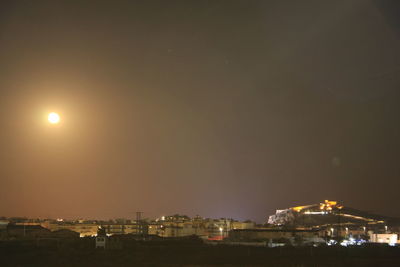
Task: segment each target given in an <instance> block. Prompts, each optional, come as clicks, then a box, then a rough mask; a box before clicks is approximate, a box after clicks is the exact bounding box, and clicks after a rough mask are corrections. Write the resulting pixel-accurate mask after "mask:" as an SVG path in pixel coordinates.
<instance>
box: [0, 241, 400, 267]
mask: <svg viewBox="0 0 400 267" xmlns="http://www.w3.org/2000/svg"><path fill="white" fill-rule="evenodd" d="M46 242H47V243H46ZM0 266H277V267H278V266H279V267H280V266H296V267H300V266H400V248H397V247H372V246H371V247H353V248H343V247H318V248H315V247H284V248H265V247H244V246H224V245H204V244H202V243H201V242H198V241H190V240H189V241H188V240H186V241H185V240H184V241H151V242H138V241H129V242H124V243H123V247H122V248H121V247H119V248H118V249H114V250H102V249H94V240H93V239H80V240H74V241H69V242H64V241H62V242H58V241H57V242H55V241H54V242H53V241H51V240H50V241H48V240H41V241H40V242H38V241H37V240H36V241H34V240H31V241H7V242H0Z"/></svg>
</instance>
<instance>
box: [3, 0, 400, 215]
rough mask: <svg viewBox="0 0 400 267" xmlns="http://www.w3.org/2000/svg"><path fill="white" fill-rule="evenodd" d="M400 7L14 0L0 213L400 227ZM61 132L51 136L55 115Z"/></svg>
mask: <svg viewBox="0 0 400 267" xmlns="http://www.w3.org/2000/svg"><path fill="white" fill-rule="evenodd" d="M399 11H400V5H399V2H398V1H393V0H388V1H375V0H352V1H349V0H339V1H334V2H321V1H317V0H309V1H298V2H296V1H292V2H290V3H289V1H278V0H275V1H258V0H254V1H225V0H219V1H207V2H204V1H175V0H174V1H161V0H159V1H157V0H154V1H129V2H128V1H126V2H125V1H117V2H116V3H112V2H110V1H96V3H90V2H85V1H84V2H82V3H81V2H79V3H78V2H76V3H74V2H71V1H57V3H56V2H55V1H46V0H44V1H35V2H34V3H33V2H32V3H27V2H22V1H8V2H6V3H4V4H2V8H1V10H0V43H1V46H0V73H1V74H0V125H1V131H0V182H1V186H0V196H1V198H0V215H4V216H9V217H11V216H27V217H52V218H57V217H61V218H80V217H82V218H83V217H88V218H116V217H128V216H130V215H131V214H132V216H134V212H135V211H143V212H144V213H145V215H146V216H149V217H157V216H159V215H162V214H165V215H166V214H175V213H179V214H187V215H189V216H195V215H197V214H199V215H202V216H204V217H210V218H217V217H225V218H234V219H238V220H246V219H250V220H254V221H256V222H263V220H265V219H266V218H267V216H268V215H270V214H273V213H274V212H275V210H276V209H279V208H285V207H292V206H297V205H302V204H304V203H315V202H317V201H320V200H321V199H336V200H340V201H341V202H343V203H344V204H345V205H347V206H351V207H356V208H358V209H360V210H365V211H369V212H373V213H381V214H384V215H387V216H392V217H400V211H398V210H397V209H394V208H393V203H395V201H396V196H397V194H398V188H399V186H400V179H399V175H400V165H399V164H398V160H397V159H398V151H399V149H400V138H399V137H400V124H399V123H398V115H396V114H400V105H399V103H398V102H399V99H400V91H399V85H400V78H399V77H400V76H399V71H400V66H399V63H398V62H400V50H399V49H398V48H399V47H400V40H399V36H400V35H399V34H400V20H399V18H398V13H399ZM51 112H55V113H57V114H58V115H59V117H54V116H53V115H52V120H53V121H54V122H59V123H55V124H49V120H48V119H49V117H48V116H49V113H51Z"/></svg>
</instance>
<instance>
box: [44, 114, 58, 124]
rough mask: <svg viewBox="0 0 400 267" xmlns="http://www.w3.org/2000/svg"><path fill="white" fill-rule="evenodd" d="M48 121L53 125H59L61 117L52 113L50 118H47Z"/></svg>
mask: <svg viewBox="0 0 400 267" xmlns="http://www.w3.org/2000/svg"><path fill="white" fill-rule="evenodd" d="M47 120H48V121H49V122H50V123H51V124H57V123H59V122H60V116H59V115H58V114H57V113H55V112H51V113H50V114H49V116H48V117H47Z"/></svg>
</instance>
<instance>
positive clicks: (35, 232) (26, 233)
mask: <svg viewBox="0 0 400 267" xmlns="http://www.w3.org/2000/svg"><path fill="white" fill-rule="evenodd" d="M50 234H51V232H50V230H48V229H46V228H43V227H42V226H40V225H15V224H8V225H7V230H6V236H7V238H8V239H20V238H38V237H48V236H50Z"/></svg>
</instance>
